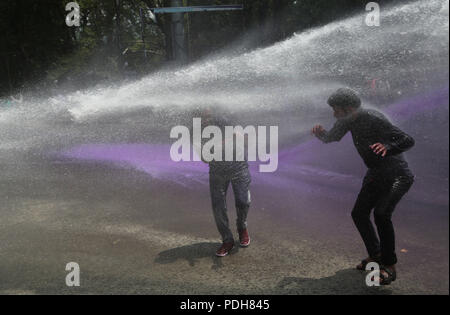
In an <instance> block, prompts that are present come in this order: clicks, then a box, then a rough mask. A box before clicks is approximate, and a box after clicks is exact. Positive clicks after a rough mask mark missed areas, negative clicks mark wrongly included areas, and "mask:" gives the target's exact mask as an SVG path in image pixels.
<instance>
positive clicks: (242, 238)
mask: <svg viewBox="0 0 450 315" xmlns="http://www.w3.org/2000/svg"><path fill="white" fill-rule="evenodd" d="M239 242H240V245H241V247H248V246H249V245H250V236H249V235H248V230H247V229H245V230H242V231H240V232H239Z"/></svg>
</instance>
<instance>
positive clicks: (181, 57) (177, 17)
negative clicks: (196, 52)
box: [171, 0, 188, 63]
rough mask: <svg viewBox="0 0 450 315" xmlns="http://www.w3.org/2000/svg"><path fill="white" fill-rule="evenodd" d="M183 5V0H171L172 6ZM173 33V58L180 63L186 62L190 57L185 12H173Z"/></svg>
mask: <svg viewBox="0 0 450 315" xmlns="http://www.w3.org/2000/svg"><path fill="white" fill-rule="evenodd" d="M182 5H183V3H182V0H171V6H172V7H181V6H182ZM172 35H173V36H172V45H173V58H174V59H175V60H176V61H178V62H180V63H186V62H187V60H188V58H187V53H186V39H185V30H184V13H181V12H179V13H174V14H172Z"/></svg>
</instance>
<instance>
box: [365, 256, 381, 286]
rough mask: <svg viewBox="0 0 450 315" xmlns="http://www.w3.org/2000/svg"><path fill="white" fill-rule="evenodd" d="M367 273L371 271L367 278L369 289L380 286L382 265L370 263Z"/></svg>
mask: <svg viewBox="0 0 450 315" xmlns="http://www.w3.org/2000/svg"><path fill="white" fill-rule="evenodd" d="M366 271H370V272H369V273H368V274H367V276H366V285H367V286H368V287H379V286H380V265H379V264H377V263H376V262H370V263H368V264H367V266H366Z"/></svg>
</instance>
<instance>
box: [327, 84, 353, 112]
mask: <svg viewBox="0 0 450 315" xmlns="http://www.w3.org/2000/svg"><path fill="white" fill-rule="evenodd" d="M328 105H330V106H331V107H343V108H359V107H361V98H360V97H359V95H358V93H357V92H355V91H354V90H352V89H349V88H340V89H339V90H337V91H336V92H334V93H333V95H331V96H330V98H329V99H328Z"/></svg>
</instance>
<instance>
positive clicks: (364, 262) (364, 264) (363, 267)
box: [356, 258, 380, 271]
mask: <svg viewBox="0 0 450 315" xmlns="http://www.w3.org/2000/svg"><path fill="white" fill-rule="evenodd" d="M371 262H374V263H377V264H380V258H366V259H363V260H361V263H360V264H359V265H358V266H356V269H357V270H361V271H366V267H367V265H368V264H370V263H371Z"/></svg>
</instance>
